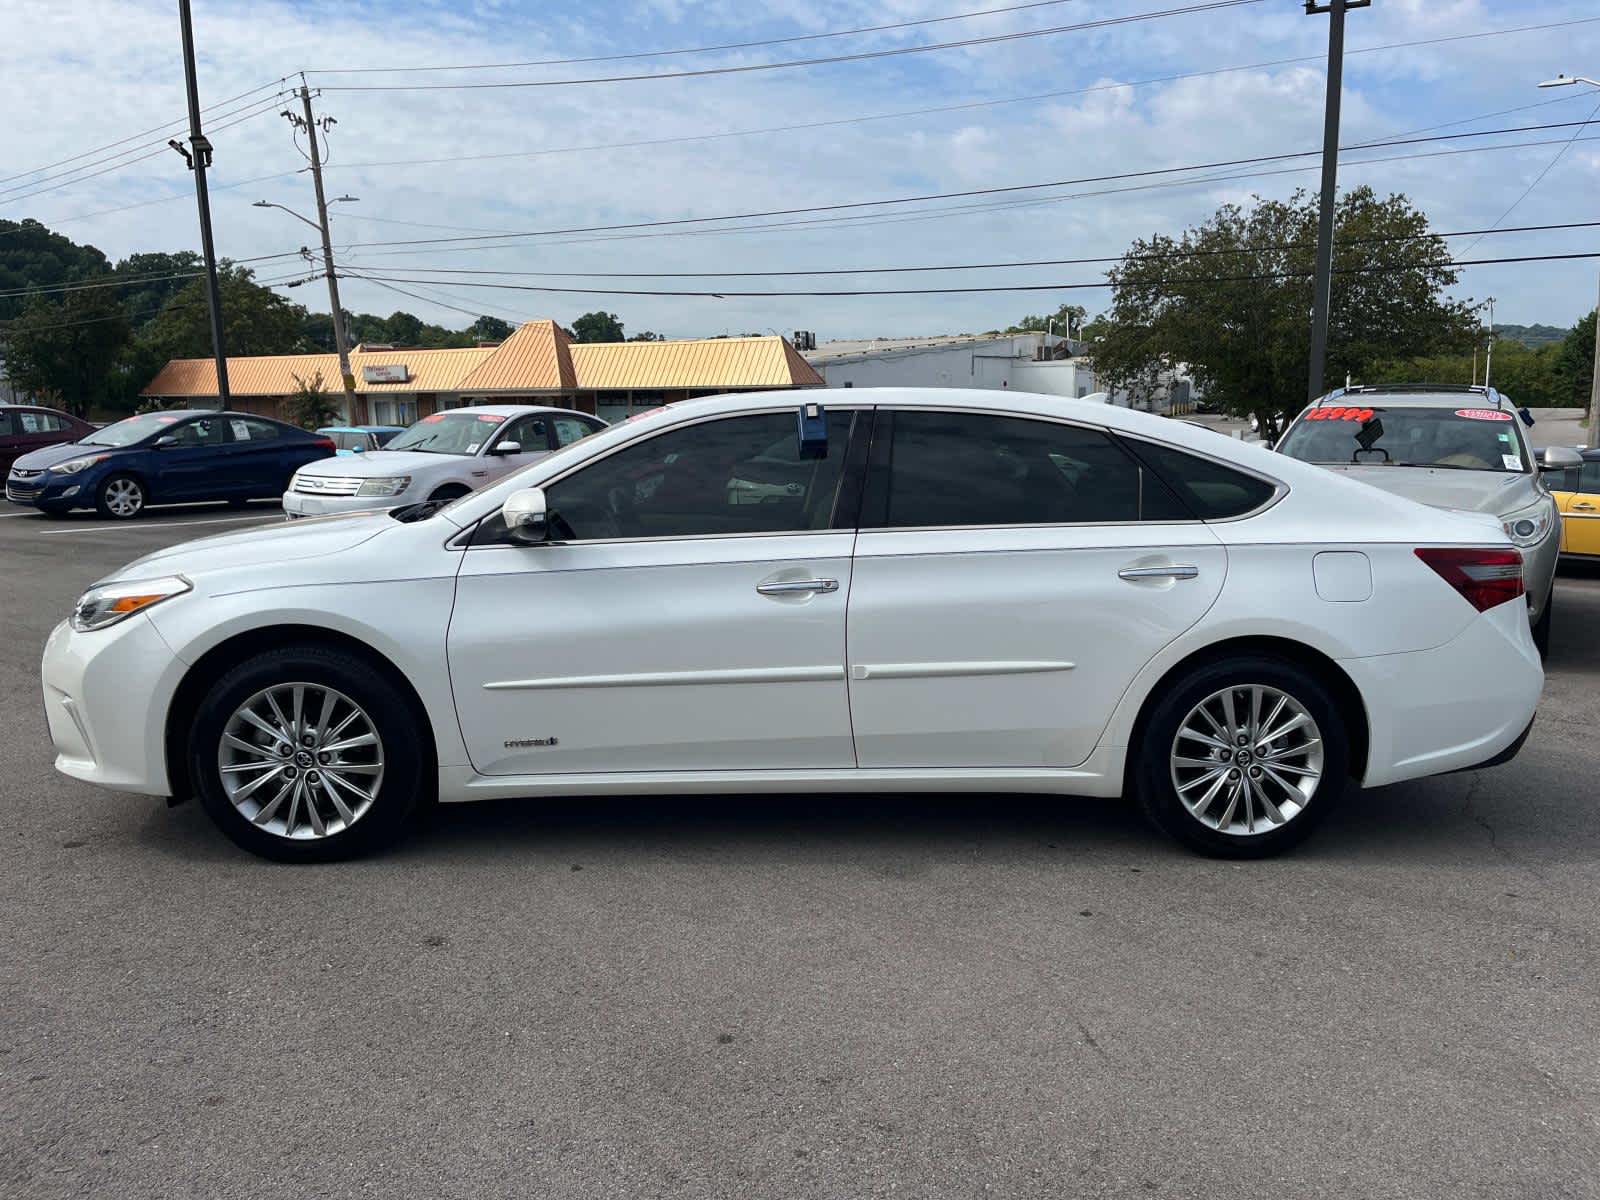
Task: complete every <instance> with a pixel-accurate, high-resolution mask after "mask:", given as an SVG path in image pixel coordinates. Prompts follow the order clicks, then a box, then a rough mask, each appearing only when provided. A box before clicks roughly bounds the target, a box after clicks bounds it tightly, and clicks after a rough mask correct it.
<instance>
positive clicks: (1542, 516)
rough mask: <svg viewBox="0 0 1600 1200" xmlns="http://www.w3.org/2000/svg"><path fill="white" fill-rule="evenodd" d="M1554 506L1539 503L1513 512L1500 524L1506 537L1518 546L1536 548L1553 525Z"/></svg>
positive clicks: (1554, 518)
mask: <svg viewBox="0 0 1600 1200" xmlns="http://www.w3.org/2000/svg"><path fill="white" fill-rule="evenodd" d="M1555 520H1556V509H1555V505H1553V504H1547V503H1540V504H1535V505H1533V506H1532V507H1531V508H1524V509H1522V510H1521V511H1520V512H1514V513H1512V514H1511V515H1510V516H1509V517H1506V518H1505V519H1504V520H1503V521H1501V522H1500V524H1501V526H1502V528H1504V529H1505V531H1506V536H1507V537H1508V538H1510V539H1511V540H1512V542H1513V543H1514V544H1516V545H1518V546H1537V545H1538V544H1539V543H1540V542H1542V541H1544V537H1545V534H1547V533H1549V532H1550V527H1551V525H1553V524H1554V523H1555Z"/></svg>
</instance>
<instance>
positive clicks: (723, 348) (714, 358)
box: [572, 336, 823, 392]
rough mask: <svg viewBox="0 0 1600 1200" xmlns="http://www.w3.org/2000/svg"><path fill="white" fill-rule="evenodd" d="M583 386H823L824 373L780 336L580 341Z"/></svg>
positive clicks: (576, 356)
mask: <svg viewBox="0 0 1600 1200" xmlns="http://www.w3.org/2000/svg"><path fill="white" fill-rule="evenodd" d="M572 364H573V367H574V368H575V369H576V371H577V376H578V387H579V388H580V389H582V390H584V391H608V392H609V391H626V390H628V389H630V388H631V389H639V390H646V389H678V388H685V389H698V388H763V387H773V388H790V387H821V386H822V385H823V379H822V376H821V375H819V374H817V372H816V369H815V368H813V367H812V366H811V364H810V363H808V362H806V360H805V359H803V358H801V357H800V354H799V352H798V351H797V350H795V348H794V347H793V346H791V345H790V344H789V343H788V342H787V341H785V340H784V339H783V338H781V337H776V336H773V337H747V338H700V339H697V340H693V341H681V342H680V341H665V342H595V343H581V342H580V343H575V344H574V345H573V347H572Z"/></svg>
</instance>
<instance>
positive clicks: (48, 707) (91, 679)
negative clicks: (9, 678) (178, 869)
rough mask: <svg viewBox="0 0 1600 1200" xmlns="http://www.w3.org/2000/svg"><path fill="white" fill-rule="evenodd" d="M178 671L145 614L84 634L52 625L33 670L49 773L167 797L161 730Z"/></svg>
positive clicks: (179, 676) (63, 625)
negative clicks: (51, 760) (48, 746)
mask: <svg viewBox="0 0 1600 1200" xmlns="http://www.w3.org/2000/svg"><path fill="white" fill-rule="evenodd" d="M185 669H186V668H185V667H184V664H183V663H182V662H181V661H180V660H179V659H178V657H177V656H176V655H175V654H173V652H172V648H171V647H170V646H168V645H167V643H166V640H165V639H164V638H162V636H161V634H160V632H159V631H157V629H156V627H155V625H154V624H153V623H152V622H151V621H150V618H149V617H148V616H146V615H144V614H140V615H138V616H133V617H129V618H128V619H127V620H125V621H121V622H119V623H118V624H116V625H113V626H111V627H110V628H107V629H97V630H95V631H93V632H91V633H79V632H78V631H76V630H75V629H73V628H72V627H71V626H70V625H69V624H67V623H66V622H65V621H63V622H62V623H61V624H59V625H57V626H56V627H55V629H54V630H52V631H51V633H50V637H49V640H48V641H46V642H45V647H44V661H43V663H42V664H41V667H40V676H41V679H42V681H43V686H44V711H45V719H46V720H47V721H48V722H49V726H50V740H51V741H52V742H53V743H54V744H55V751H56V762H55V765H56V770H58V771H60V772H61V773H62V774H63V775H70V776H71V777H72V778H73V779H81V780H83V781H84V782H85V783H96V784H99V785H101V786H102V787H109V788H115V789H117V790H118V791H123V792H140V793H143V794H144V795H148V796H166V795H169V794H171V791H172V787H171V784H170V783H169V782H168V779H167V764H166V749H165V745H164V741H165V738H164V734H165V729H164V725H165V721H166V714H167V711H168V709H169V708H170V707H171V704H172V697H173V694H174V693H175V692H176V691H177V688H178V683H179V681H180V680H181V679H182V678H183V673H184V670H185Z"/></svg>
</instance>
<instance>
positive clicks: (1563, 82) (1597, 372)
mask: <svg viewBox="0 0 1600 1200" xmlns="http://www.w3.org/2000/svg"><path fill="white" fill-rule="evenodd" d="M1579 83H1582V84H1586V85H1587V86H1589V87H1593V88H1600V79H1591V78H1589V76H1587V75H1557V76H1556V77H1555V78H1554V79H1546V80H1545V81H1544V82H1543V83H1541V84H1540V85H1539V86H1540V87H1542V88H1553V87H1572V86H1573V85H1574V84H1579ZM1589 445H1591V446H1600V305H1596V306H1595V322H1594V374H1593V375H1592V376H1591V378H1590V380H1589Z"/></svg>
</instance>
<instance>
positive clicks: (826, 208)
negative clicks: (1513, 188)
mask: <svg viewBox="0 0 1600 1200" xmlns="http://www.w3.org/2000/svg"><path fill="white" fill-rule="evenodd" d="M1592 123H1593V122H1592V121H1588V120H1585V121H1562V122H1553V123H1550V124H1545V125H1521V126H1512V127H1507V128H1503V129H1484V130H1477V131H1474V132H1468V133H1448V134H1434V135H1431V136H1427V137H1415V138H1396V139H1391V140H1388V141H1382V142H1366V143H1363V144H1361V145H1359V146H1346V147H1341V148H1340V149H1341V152H1343V151H1346V150H1355V149H1361V150H1381V149H1385V148H1388V147H1393V146H1409V145H1418V144H1422V143H1428V142H1443V141H1454V140H1457V139H1460V138H1473V137H1493V136H1498V135H1501V134H1507V133H1527V132H1533V131H1537V130H1545V129H1567V128H1571V127H1572V126H1579V127H1582V126H1584V125H1589V124H1592ZM1321 153H1322V151H1321V150H1320V149H1318V150H1295V151H1288V152H1285V153H1280V154H1258V155H1253V156H1250V157H1247V158H1233V159H1220V160H1216V161H1213V162H1204V163H1190V164H1186V165H1183V166H1176V167H1151V168H1147V169H1145V170H1141V171H1124V172H1119V173H1113V174H1105V175H1085V176H1081V177H1079V178H1074V179H1054V180H1046V181H1043V182H1039V183H1014V184H1005V185H1002V186H998V187H987V188H968V189H965V190H963V191H959V192H929V193H924V194H922V195H916V196H896V197H890V198H888V199H884V200H851V201H842V202H839V203H835V204H816V205H807V206H803V207H797V208H775V209H765V210H760V211H755V212H743V213H725V214H722V215H720V216H712V217H675V218H669V219H662V220H655V221H632V222H626V223H622V224H616V225H580V226H573V227H570V228H564V229H545V230H505V231H502V232H497V233H488V234H477V235H473V236H463V237H448V238H407V239H397V240H391V241H376V242H353V243H351V245H352V246H354V247H358V248H359V247H367V246H425V245H445V244H455V243H461V242H488V241H502V240H504V239H506V238H525V237H555V236H561V235H564V234H572V233H608V232H613V231H617V230H632V229H656V228H662V227H665V226H683V225H703V224H708V223H710V222H717V221H742V220H756V219H761V218H766V217H786V216H796V215H799V214H802V213H817V212H840V211H843V210H846V209H861V208H883V207H886V206H889V205H901V204H920V203H924V202H927V201H932V200H959V199H965V198H968V197H972V196H993V195H1004V194H1009V193H1015V192H1030V191H1042V190H1045V189H1048V188H1058V187H1074V186H1077V185H1079V184H1084V183H1108V182H1113V181H1117V180H1124V179H1144V178H1149V177H1152V176H1156V175H1171V174H1175V173H1179V172H1184V171H1210V170H1218V169H1221V168H1223V167H1240V166H1251V165H1255V164H1259V163H1269V162H1284V161H1287V160H1289V159H1295V158H1308V157H1313V156H1316V155H1320V154H1321Z"/></svg>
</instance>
